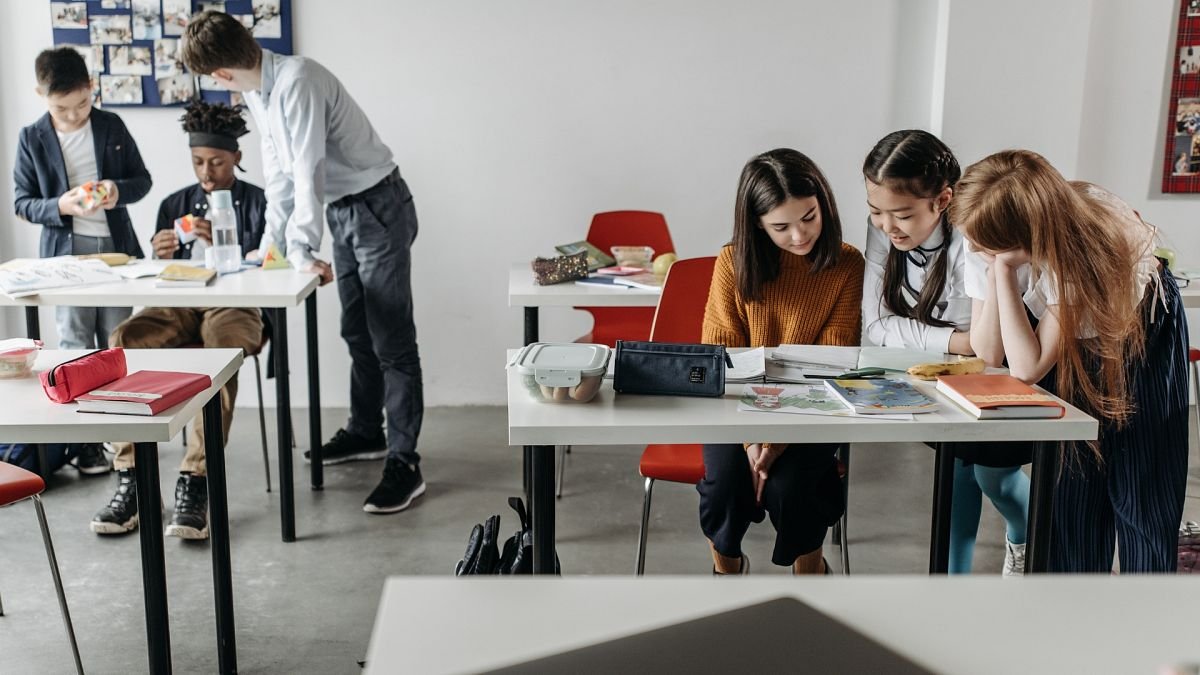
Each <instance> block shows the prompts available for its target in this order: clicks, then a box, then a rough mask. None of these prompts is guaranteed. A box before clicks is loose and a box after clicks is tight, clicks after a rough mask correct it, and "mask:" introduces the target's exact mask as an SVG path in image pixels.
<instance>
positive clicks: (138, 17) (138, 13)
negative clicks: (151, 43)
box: [133, 0, 162, 40]
mask: <svg viewBox="0 0 1200 675" xmlns="http://www.w3.org/2000/svg"><path fill="white" fill-rule="evenodd" d="M160 37H162V14H160V13H159V8H158V0H133V39H134V40H157V39H159V38H160Z"/></svg>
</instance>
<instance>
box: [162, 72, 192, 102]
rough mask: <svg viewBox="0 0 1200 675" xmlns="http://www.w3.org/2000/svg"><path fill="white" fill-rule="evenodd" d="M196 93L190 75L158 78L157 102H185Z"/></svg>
mask: <svg viewBox="0 0 1200 675" xmlns="http://www.w3.org/2000/svg"><path fill="white" fill-rule="evenodd" d="M195 95H196V90H195V85H194V84H193V83H192V76H191V75H174V76H172V77H160V78H159V79H158V102H159V103H161V104H163V105H175V104H177V103H187V102H188V101H189V100H191V98H192V97H193V96H195Z"/></svg>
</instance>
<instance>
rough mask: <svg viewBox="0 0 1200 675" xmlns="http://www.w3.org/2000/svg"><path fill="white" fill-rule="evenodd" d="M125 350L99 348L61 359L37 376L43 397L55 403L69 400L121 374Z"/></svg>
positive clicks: (118, 377) (124, 373)
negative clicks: (74, 357)
mask: <svg viewBox="0 0 1200 675" xmlns="http://www.w3.org/2000/svg"><path fill="white" fill-rule="evenodd" d="M125 368H126V366H125V350H124V349H121V348H120V347H117V348H114V349H102V350H100V351H97V352H92V353H90V354H84V355H83V356H80V357H79V358H76V359H71V360H70V361H64V362H63V363H60V364H58V365H57V366H54V367H53V368H51V369H50V370H47V371H43V372H42V374H41V375H40V376H39V377H40V378H41V381H42V389H43V390H44V391H45V392H46V396H48V397H49V398H50V400H51V401H54V402H55V403H70V402H71V401H74V400H75V399H76V398H77V397H79V396H81V395H83V394H86V393H88V392H89V391H91V390H93V389H96V388H98V387H102V386H104V385H106V384H108V383H109V382H112V381H113V380H116V379H120V378H122V377H125V375H126V370H125Z"/></svg>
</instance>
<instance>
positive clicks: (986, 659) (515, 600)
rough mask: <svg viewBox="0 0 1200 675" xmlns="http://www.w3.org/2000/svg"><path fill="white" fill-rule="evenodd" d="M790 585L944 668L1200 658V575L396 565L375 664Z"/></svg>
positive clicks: (626, 620) (674, 613) (474, 668)
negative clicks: (584, 570)
mask: <svg viewBox="0 0 1200 675" xmlns="http://www.w3.org/2000/svg"><path fill="white" fill-rule="evenodd" d="M781 596H792V597H796V598H799V599H800V600H802V601H804V602H806V603H808V604H810V605H812V606H813V607H815V608H817V609H818V610H820V611H822V612H824V613H826V614H828V615H830V616H831V617H833V618H835V619H837V620H839V621H841V622H843V623H845V624H848V625H850V626H851V627H853V628H854V629H856V630H858V631H859V632H861V633H864V634H865V635H867V636H868V637H870V638H872V639H874V640H876V641H878V642H880V643H882V644H883V645H885V646H887V647H889V648H891V649H892V650H894V651H896V652H898V653H900V654H902V655H903V656H906V657H908V658H910V659H912V660H913V661H916V662H917V663H919V664H921V665H923V666H925V667H927V668H929V669H931V670H934V671H936V672H944V673H973V674H977V675H989V674H992V673H994V674H996V675H1006V674H1007V673H1012V672H1022V673H1092V674H1095V675H1101V674H1106V673H1113V674H1118V673H1119V674H1122V675H1124V674H1125V673H1155V672H1158V668H1159V667H1160V666H1162V665H1166V664H1178V663H1181V662H1193V663H1194V662H1198V661H1200V639H1197V637H1196V635H1197V629H1196V623H1195V622H1194V621H1191V620H1189V618H1188V617H1189V616H1191V614H1192V612H1191V611H1190V609H1191V608H1194V607H1198V606H1200V578H1190V577H1173V576H1164V577H1107V576H1072V577H1034V578H1026V579H1022V580H1007V581H1006V580H1004V579H1001V578H1000V577H970V578H957V577H956V578H950V579H947V578H937V577H934V578H930V577H915V576H899V575H898V576H891V577H825V578H805V579H796V578H792V577H787V576H771V577H754V576H751V577H747V578H744V579H712V578H706V577H655V578H653V579H631V578H628V577H625V578H602V577H601V578H586V577H574V578H564V579H536V578H535V579H516V578H511V577H508V578H499V579H497V578H460V579H441V578H438V579H430V578H428V577H391V578H389V579H388V580H387V583H386V584H385V585H384V589H383V596H382V599H381V601H380V604H379V611H378V613H377V614H376V617H375V628H374V631H373V632H372V636H371V644H370V647H369V649H368V651H367V666H366V670H365V671H364V673H367V674H368V675H370V674H381V673H395V672H413V673H463V672H481V671H485V670H489V669H493V668H499V667H503V666H512V665H515V664H520V663H523V662H525V661H529V660H531V659H536V658H541V657H545V656H549V655H551V654H556V653H561V652H563V651H567V650H571V649H578V648H580V647H584V646H587V645H591V644H597V643H600V642H604V641H607V640H612V639H615V638H619V637H624V636H628V635H632V634H636V633H639V632H642V631H646V630H651V629H654V628H661V627H664V626H668V625H672V624H675V623H679V622H682V621H687V620H690V619H696V618H699V617H702V616H707V615H711V614H715V613H717V612H721V611H726V610H730V609H734V608H737V607H744V606H747V605H751V604H755V603H757V602H762V601H765V600H768V599H772V598H777V597H781ZM518 608H519V612H520V615H519V618H518V617H517V616H516V615H514V612H515V611H518ZM801 637H802V636H801ZM746 665H747V667H746V669H745V671H746V672H755V668H754V662H753V660H748V661H747V664H746Z"/></svg>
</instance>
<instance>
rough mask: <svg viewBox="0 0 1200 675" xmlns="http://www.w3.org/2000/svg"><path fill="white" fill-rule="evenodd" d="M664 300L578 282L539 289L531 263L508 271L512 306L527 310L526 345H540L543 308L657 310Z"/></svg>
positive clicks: (636, 290) (655, 294)
mask: <svg viewBox="0 0 1200 675" xmlns="http://www.w3.org/2000/svg"><path fill="white" fill-rule="evenodd" d="M661 297H662V291H659V290H654V291H649V290H646V289H644V288H628V287H620V288H608V287H601V286H580V285H579V284H577V283H575V282H574V281H568V282H565V283H561V284H553V285H551V286H538V285H537V284H535V283H533V271H532V270H531V269H530V268H529V263H517V264H514V265H513V266H512V267H510V268H509V270H508V306H509V307H524V308H525V344H529V343H531V342H537V341H538V308H540V307H657V306H658V299H659V298H661Z"/></svg>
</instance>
